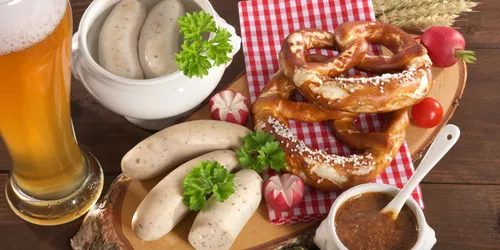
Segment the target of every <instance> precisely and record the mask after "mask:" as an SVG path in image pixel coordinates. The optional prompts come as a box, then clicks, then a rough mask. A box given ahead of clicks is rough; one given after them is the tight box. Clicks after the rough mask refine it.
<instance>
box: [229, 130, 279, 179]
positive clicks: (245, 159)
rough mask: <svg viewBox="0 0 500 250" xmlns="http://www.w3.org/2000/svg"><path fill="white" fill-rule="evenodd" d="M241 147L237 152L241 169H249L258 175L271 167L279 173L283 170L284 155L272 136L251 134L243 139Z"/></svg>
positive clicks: (262, 133) (259, 133)
mask: <svg viewBox="0 0 500 250" xmlns="http://www.w3.org/2000/svg"><path fill="white" fill-rule="evenodd" d="M243 142H244V144H243V147H242V148H241V149H240V150H239V151H238V152H237V154H238V160H239V162H240V164H241V166H242V167H243V168H250V169H253V170H255V171H257V172H258V173H261V172H262V170H264V169H266V168H268V167H271V168H272V169H273V170H274V171H276V172H280V171H281V170H282V169H284V168H285V153H284V152H283V148H282V147H281V146H280V144H279V142H277V141H275V140H274V136H272V135H270V134H268V133H265V132H260V131H259V132H252V133H251V134H249V135H247V136H245V137H243Z"/></svg>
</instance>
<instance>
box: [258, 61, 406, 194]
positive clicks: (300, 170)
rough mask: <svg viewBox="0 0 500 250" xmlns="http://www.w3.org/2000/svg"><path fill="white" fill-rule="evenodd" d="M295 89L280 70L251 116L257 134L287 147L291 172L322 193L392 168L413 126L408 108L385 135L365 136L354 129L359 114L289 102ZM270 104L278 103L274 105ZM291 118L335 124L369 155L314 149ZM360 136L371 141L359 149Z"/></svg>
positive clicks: (393, 114)
mask: <svg viewBox="0 0 500 250" xmlns="http://www.w3.org/2000/svg"><path fill="white" fill-rule="evenodd" d="M309 58H310V57H309ZM293 90H294V87H293V83H292V81H291V80H289V79H288V78H286V77H285V76H284V74H283V73H282V72H280V71H278V72H277V73H276V74H275V75H274V76H273V77H272V78H271V80H270V81H269V82H268V83H267V84H266V86H265V87H264V89H263V90H262V93H261V95H260V96H259V97H258V98H257V100H256V101H255V102H254V104H253V105H252V113H253V114H254V122H255V123H254V124H255V130H256V131H264V132H267V133H270V134H272V135H274V136H275V139H276V140H277V141H278V142H279V143H280V145H281V146H282V147H283V149H284V152H285V159H286V171H288V172H291V173H293V174H296V175H298V176H299V177H300V178H301V179H302V180H303V181H304V183H306V184H308V185H311V186H314V187H317V188H320V189H322V190H343V189H347V188H349V187H352V186H355V185H358V184H361V183H366V182H369V181H371V180H373V179H374V178H375V177H376V176H377V175H378V174H380V172H382V171H383V170H384V169H385V168H386V167H387V166H388V165H389V164H390V162H391V161H392V159H393V158H394V156H395V154H396V153H397V152H398V150H399V148H400V147H401V144H402V143H403V141H404V138H405V134H406V130H407V128H408V126H409V117H408V112H407V109H402V110H398V111H395V112H391V113H389V116H391V117H390V119H389V120H388V123H387V125H388V126H387V128H386V129H385V131H384V132H382V133H372V134H370V133H368V134H364V133H361V132H360V131H359V130H357V128H352V127H351V126H350V125H349V123H350V124H352V119H353V118H354V117H355V116H357V115H358V114H352V113H345V112H342V111H339V110H325V109H322V108H319V107H317V106H315V105H314V104H311V103H294V102H291V101H289V100H287V99H288V97H289V96H290V95H291V93H292V92H293ZM271 103H274V105H269V104H271ZM277 103H279V104H277ZM299 110H300V111H299ZM288 119H296V120H300V121H308V122H313V121H319V120H335V121H334V122H333V123H334V128H336V130H337V132H338V134H339V135H341V136H343V139H344V140H346V141H347V142H350V143H351V145H354V146H355V147H356V148H358V149H364V150H365V151H364V152H363V153H362V154H353V155H351V156H347V157H345V156H338V155H335V154H327V153H325V152H322V151H319V150H313V149H310V148H309V147H308V146H307V145H306V144H305V143H304V142H303V141H301V140H299V139H298V138H297V137H296V136H295V135H294V134H293V132H292V131H291V130H290V129H289V128H288ZM357 135H361V136H364V137H365V138H372V140H370V143H368V144H363V145H361V144H360V145H356V144H355V143H354V142H355V140H357V139H359V138H356V136H357ZM376 138H379V139H376Z"/></svg>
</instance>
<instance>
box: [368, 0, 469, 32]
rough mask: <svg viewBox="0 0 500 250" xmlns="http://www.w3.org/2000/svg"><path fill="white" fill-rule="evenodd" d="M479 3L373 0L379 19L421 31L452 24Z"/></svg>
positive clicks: (448, 0)
mask: <svg viewBox="0 0 500 250" xmlns="http://www.w3.org/2000/svg"><path fill="white" fill-rule="evenodd" d="M477 4H478V3H476V2H471V1H469V0H441V1H436V0H373V8H374V11H375V16H376V17H377V20H378V21H380V22H386V23H390V24H393V25H395V26H398V27H400V28H403V29H409V30H421V31H423V30H426V29H427V28H429V27H432V26H451V25H453V23H454V22H455V20H456V18H457V17H459V16H460V15H461V14H462V13H465V12H470V11H472V9H473V8H474V7H475V6H476V5H477Z"/></svg>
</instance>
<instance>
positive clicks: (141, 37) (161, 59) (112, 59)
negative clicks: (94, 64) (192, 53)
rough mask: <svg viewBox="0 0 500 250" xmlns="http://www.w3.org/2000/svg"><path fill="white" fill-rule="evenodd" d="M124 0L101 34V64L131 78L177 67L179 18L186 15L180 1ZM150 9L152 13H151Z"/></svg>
mask: <svg viewBox="0 0 500 250" xmlns="http://www.w3.org/2000/svg"><path fill="white" fill-rule="evenodd" d="M153 1H154V0H121V1H120V2H118V3H117V4H116V5H115V7H114V8H113V10H112V11H111V12H110V14H109V16H108V17H107V18H106V20H105V21H104V24H103V26H102V29H101V32H100V35H99V45H98V50H99V58H98V61H99V64H100V65H101V67H103V68H104V69H106V70H108V71H109V72H111V73H113V74H116V75H118V76H121V77H125V78H129V79H144V76H145V77H146V78H155V77H159V76H163V75H167V74H169V73H172V72H174V71H176V70H177V65H176V64H175V53H176V52H178V51H179V48H180V45H179V44H180V39H181V38H180V31H179V26H178V25H177V19H178V18H179V17H181V16H182V15H184V14H185V10H184V6H183V5H182V3H181V2H180V1H179V0H161V1H159V2H158V3H157V4H156V5H154V7H153V8H152V9H151V11H149V8H151V6H152V4H153ZM148 11H149V14H148Z"/></svg>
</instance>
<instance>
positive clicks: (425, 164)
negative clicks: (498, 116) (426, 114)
mask: <svg viewBox="0 0 500 250" xmlns="http://www.w3.org/2000/svg"><path fill="white" fill-rule="evenodd" d="M459 137H460V130H459V129H458V127H457V126H455V125H452V124H448V125H446V126H444V127H443V129H442V130H441V131H440V132H439V134H438V135H437V136H436V139H435V140H434V142H433V143H432V144H431V146H430V147H429V150H427V153H426V154H425V156H424V158H423V159H422V161H421V162H420V165H418V168H417V171H415V173H414V174H413V176H412V177H411V178H410V180H409V181H408V183H406V185H405V186H404V188H403V189H402V190H401V191H400V192H399V193H398V195H396V197H394V199H393V200H392V201H391V202H390V203H389V204H387V206H385V207H384V208H383V209H382V210H381V211H380V212H382V213H392V219H396V218H397V217H398V214H399V211H401V208H403V206H404V204H405V203H406V200H407V199H408V198H409V197H410V195H411V193H412V192H413V190H414V189H415V188H416V187H417V185H418V184H419V183H420V182H421V181H422V179H424V177H425V176H426V175H427V174H428V173H429V171H431V169H432V168H433V167H434V166H435V165H436V164H437V163H438V162H439V161H440V160H441V158H443V156H444V155H445V154H446V153H448V151H449V150H450V149H451V147H453V145H455V143H456V142H457V140H458V138H459Z"/></svg>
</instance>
